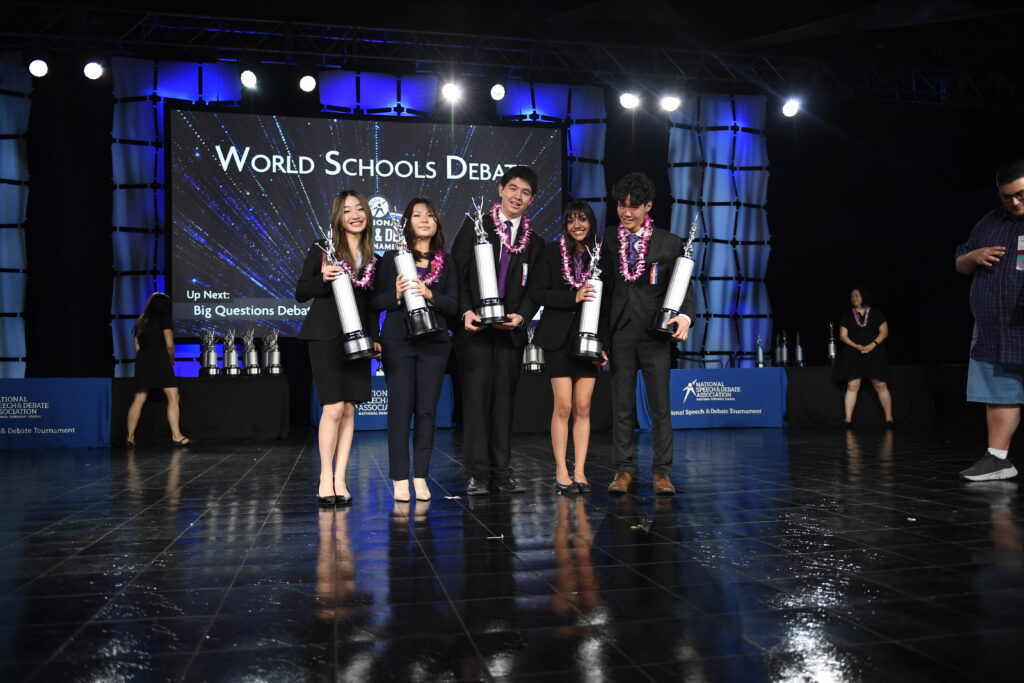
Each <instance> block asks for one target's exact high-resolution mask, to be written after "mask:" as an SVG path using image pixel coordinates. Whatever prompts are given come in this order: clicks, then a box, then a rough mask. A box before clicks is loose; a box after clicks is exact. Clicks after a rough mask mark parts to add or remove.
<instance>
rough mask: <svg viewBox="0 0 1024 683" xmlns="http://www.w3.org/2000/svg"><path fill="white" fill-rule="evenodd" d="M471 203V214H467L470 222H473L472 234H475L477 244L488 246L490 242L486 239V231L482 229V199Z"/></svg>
mask: <svg viewBox="0 0 1024 683" xmlns="http://www.w3.org/2000/svg"><path fill="white" fill-rule="evenodd" d="M472 202H473V213H467V214H466V215H467V216H469V218H470V220H472V221H473V232H475V233H476V243H477V244H489V243H490V240H489V239H487V230H485V229H484V198H483V197H480V199H479V201H478V200H476V199H474V200H472Z"/></svg>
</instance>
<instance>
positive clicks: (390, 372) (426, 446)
mask: <svg viewBox="0 0 1024 683" xmlns="http://www.w3.org/2000/svg"><path fill="white" fill-rule="evenodd" d="M402 235H403V237H404V239H405V245H406V248H407V249H408V250H409V251H410V252H412V255H413V258H414V259H415V261H416V270H417V274H418V276H419V277H418V279H416V280H407V279H405V278H404V277H402V276H401V275H399V274H398V268H397V267H396V266H395V255H396V254H397V253H398V252H396V251H389V252H387V253H386V254H384V256H382V257H381V261H380V273H379V275H378V278H377V282H378V284H377V293H376V295H375V296H374V308H375V309H377V310H381V311H387V315H386V317H385V318H384V326H383V328H381V333H380V339H381V344H382V346H383V350H382V354H383V360H384V376H385V377H386V378H387V381H388V461H389V475H388V476H390V477H391V480H392V482H393V484H394V497H395V500H396V501H398V502H400V503H404V502H407V501H408V500H409V420H410V419H412V418H413V416H414V415H415V424H414V427H413V436H412V441H413V488H414V489H415V491H416V500H419V501H428V500H430V489H429V488H428V487H427V474H428V472H429V467H430V454H431V452H432V451H433V450H434V429H435V424H436V421H437V401H438V399H439V398H440V396H441V384H442V382H443V381H444V370H445V367H446V366H447V365H448V355H449V354H450V353H451V350H452V342H451V338H450V337H449V336H448V321H449V320H455V319H457V318H458V307H459V279H458V274H457V271H456V269H455V264H454V263H453V262H452V261H451V257H450V256H449V255H448V254H446V253H445V251H444V227H443V226H442V225H441V219H440V217H439V216H438V214H437V209H436V208H435V207H434V204H433V202H431V201H430V200H429V199H425V198H423V197H417V198H415V199H413V200H412V201H410V202H409V203H408V204H407V205H406V207H405V212H404V213H403V214H402ZM406 291H410V292H412V293H413V294H418V295H419V296H422V297H423V298H424V299H426V301H427V305H428V306H430V307H431V308H433V309H434V311H435V313H436V314H437V318H438V322H439V323H441V326H442V329H441V330H440V331H438V332H434V333H432V334H428V335H424V336H422V337H419V338H417V339H408V338H407V333H406V327H405V320H406V310H405V306H404V305H403V303H402V295H403V294H404V293H405V292H406Z"/></svg>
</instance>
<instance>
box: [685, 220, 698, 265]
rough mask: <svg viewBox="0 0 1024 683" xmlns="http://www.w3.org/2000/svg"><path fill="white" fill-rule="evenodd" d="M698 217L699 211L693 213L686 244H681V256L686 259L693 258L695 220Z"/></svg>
mask: <svg viewBox="0 0 1024 683" xmlns="http://www.w3.org/2000/svg"><path fill="white" fill-rule="evenodd" d="M699 219H700V214H699V213H697V214H694V215H693V220H692V221H690V234H689V235H688V236H687V238H686V244H684V245H683V256H685V257H686V258H688V259H693V240H694V238H696V237H697V221H698V220H699Z"/></svg>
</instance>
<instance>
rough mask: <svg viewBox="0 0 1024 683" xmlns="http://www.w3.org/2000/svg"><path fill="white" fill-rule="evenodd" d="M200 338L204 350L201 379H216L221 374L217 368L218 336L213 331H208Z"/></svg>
mask: <svg viewBox="0 0 1024 683" xmlns="http://www.w3.org/2000/svg"><path fill="white" fill-rule="evenodd" d="M199 338H200V340H201V344H202V350H203V351H202V363H201V368H200V372H199V374H200V376H201V377H216V376H217V375H219V374H220V368H219V367H217V335H216V334H214V332H213V330H206V331H205V332H203V333H202V335H200V337H199Z"/></svg>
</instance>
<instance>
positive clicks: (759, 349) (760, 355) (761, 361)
mask: <svg viewBox="0 0 1024 683" xmlns="http://www.w3.org/2000/svg"><path fill="white" fill-rule="evenodd" d="M757 367H759V368H763V367H764V346H763V345H762V344H761V335H757Z"/></svg>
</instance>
